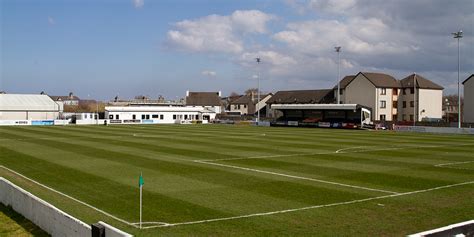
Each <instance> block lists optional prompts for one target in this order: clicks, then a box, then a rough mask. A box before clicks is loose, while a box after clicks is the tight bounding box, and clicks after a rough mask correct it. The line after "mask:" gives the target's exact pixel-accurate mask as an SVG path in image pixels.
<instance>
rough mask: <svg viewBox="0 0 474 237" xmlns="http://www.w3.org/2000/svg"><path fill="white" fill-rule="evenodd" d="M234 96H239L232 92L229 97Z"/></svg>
mask: <svg viewBox="0 0 474 237" xmlns="http://www.w3.org/2000/svg"><path fill="white" fill-rule="evenodd" d="M236 96H239V94H238V93H237V92H235V91H232V92H231V93H230V96H229V97H236Z"/></svg>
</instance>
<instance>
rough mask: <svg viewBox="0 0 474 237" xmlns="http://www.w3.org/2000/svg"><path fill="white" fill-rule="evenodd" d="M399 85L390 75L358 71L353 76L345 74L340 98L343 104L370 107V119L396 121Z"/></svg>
mask: <svg viewBox="0 0 474 237" xmlns="http://www.w3.org/2000/svg"><path fill="white" fill-rule="evenodd" d="M399 87H400V83H399V81H398V80H397V79H395V78H394V77H392V76H390V75H387V74H383V73H373V72H359V73H358V74H357V75H355V76H346V77H345V78H344V79H343V80H342V81H341V90H340V91H341V97H340V100H341V102H342V103H344V104H361V105H364V106H367V107H370V108H371V109H372V120H380V121H396V120H397V117H398V90H399ZM335 91H337V86H336V87H335Z"/></svg>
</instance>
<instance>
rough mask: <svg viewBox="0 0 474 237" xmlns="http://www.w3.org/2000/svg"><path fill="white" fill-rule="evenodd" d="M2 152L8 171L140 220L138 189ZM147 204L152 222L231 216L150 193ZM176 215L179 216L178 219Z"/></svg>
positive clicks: (147, 212)
mask: <svg viewBox="0 0 474 237" xmlns="http://www.w3.org/2000/svg"><path fill="white" fill-rule="evenodd" d="M0 151H1V153H2V156H1V160H2V163H4V164H5V165H6V166H7V167H8V168H10V169H13V170H15V171H17V172H20V173H22V174H26V176H27V177H29V178H32V179H34V180H36V181H38V182H40V183H43V184H47V185H48V186H50V187H53V188H54V189H56V190H58V191H60V192H64V193H67V194H69V195H71V196H74V197H76V198H78V199H79V200H82V201H85V202H86V203H88V204H90V205H93V206H96V207H97V208H99V209H103V210H105V211H107V212H110V213H112V214H115V215H117V216H119V217H122V218H125V219H128V220H131V221H134V220H137V213H138V205H137V202H136V200H138V198H139V195H138V187H132V186H129V185H122V184H118V183H116V182H115V181H113V180H110V179H105V178H103V177H98V176H94V175H91V174H88V173H84V172H81V171H79V170H75V169H70V168H67V167H64V166H61V165H57V164H54V163H51V162H47V161H45V160H41V159H37V158H35V157H33V156H28V155H25V154H22V153H19V152H16V151H13V150H10V149H7V148H5V147H0ZM25 164H29V165H25ZM156 200H159V202H157V201H156ZM144 203H145V206H144V207H145V212H144V214H145V215H146V216H147V217H149V218H151V219H153V220H157V219H167V220H170V221H172V220H175V221H178V220H181V221H182V220H189V219H199V218H211V217H215V216H225V215H229V214H227V213H222V212H220V211H218V210H213V209H209V208H204V207H201V206H198V205H195V204H191V203H187V202H184V201H182V200H176V199H173V198H169V197H167V196H164V195H160V194H159V193H155V192H149V191H147V190H145V192H144ZM176 213H179V216H177V215H176Z"/></svg>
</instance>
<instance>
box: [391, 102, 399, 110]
mask: <svg viewBox="0 0 474 237" xmlns="http://www.w3.org/2000/svg"><path fill="white" fill-rule="evenodd" d="M392 108H393V109H396V108H398V101H393V102H392Z"/></svg>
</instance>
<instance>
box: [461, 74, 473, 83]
mask: <svg viewBox="0 0 474 237" xmlns="http://www.w3.org/2000/svg"><path fill="white" fill-rule="evenodd" d="M472 78H474V74H472V75H471V76H470V77H468V78H467V79H466V80H464V81H463V82H462V84H463V85H464V83H466V82H467V81H469V80H470V79H472Z"/></svg>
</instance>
